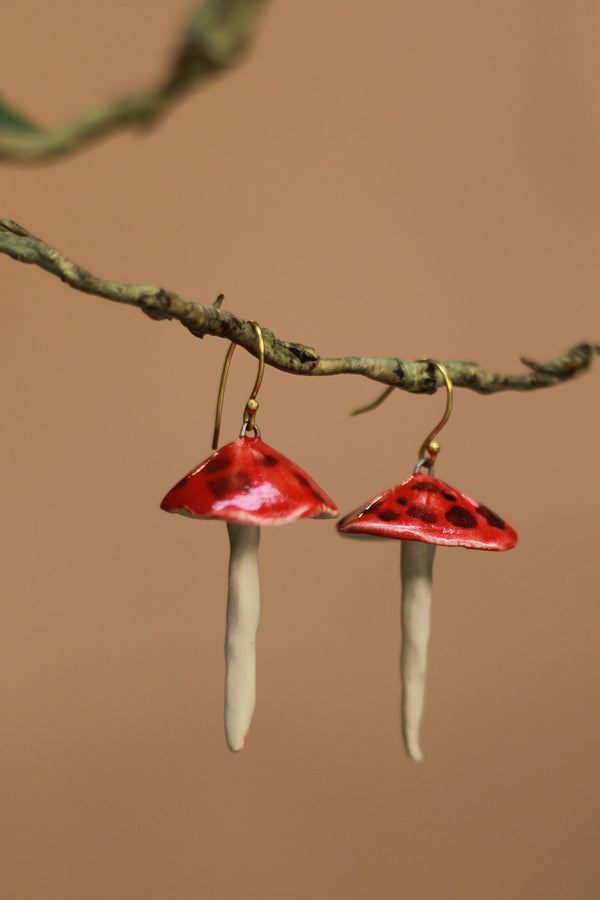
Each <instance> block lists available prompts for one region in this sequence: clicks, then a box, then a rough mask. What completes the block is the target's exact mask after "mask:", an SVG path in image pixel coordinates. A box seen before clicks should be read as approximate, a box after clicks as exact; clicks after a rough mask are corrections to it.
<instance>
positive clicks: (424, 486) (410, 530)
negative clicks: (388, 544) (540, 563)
mask: <svg viewBox="0 0 600 900" xmlns="http://www.w3.org/2000/svg"><path fill="white" fill-rule="evenodd" d="M337 529H338V531H339V532H340V533H341V534H346V535H361V534H367V535H375V536H377V537H388V538H397V539H399V540H409V541H424V542H425V543H427V544H445V545H446V546H448V547H469V548H471V549H475V550H510V548H511V547H514V545H515V544H516V543H517V532H516V531H515V530H514V528H511V526H510V525H509V524H508V522H505V521H504V519H501V518H500V516H498V515H496V513H494V512H492V511H491V509H488V507H487V506H484V505H483V504H482V503H478V502H477V500H473V499H472V498H471V497H467V495H466V494H463V493H461V492H460V491H457V490H456V489H455V488H453V487H450V486H449V485H447V484H445V483H444V482H443V481H439V480H438V479H437V478H434V477H433V475H423V474H420V473H416V474H414V475H411V477H410V478H407V479H406V481H403V482H402V483H401V484H398V485H396V486H395V487H393V488H391V489H390V490H389V491H386V492H385V493H384V494H380V495H379V497H375V498H374V499H373V500H371V501H370V502H369V503H367V504H366V506H364V507H362V508H359V509H356V510H354V512H351V513H349V514H348V515H347V516H344V518H343V519H340V521H339V522H338V524H337Z"/></svg>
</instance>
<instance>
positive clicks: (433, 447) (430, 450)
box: [350, 359, 453, 471]
mask: <svg viewBox="0 0 600 900" xmlns="http://www.w3.org/2000/svg"><path fill="white" fill-rule="evenodd" d="M416 361H417V362H421V363H430V364H431V365H433V366H435V367H436V368H437V369H438V370H439V371H440V372H441V373H442V378H443V379H444V384H445V385H446V409H445V410H444V415H443V416H442V418H441V419H440V421H439V422H438V424H437V425H436V426H435V428H434V429H433V430H432V431H430V432H429V434H428V435H427V437H426V438H425V440H424V441H423V443H422V444H421V447H420V449H419V462H418V463H417V466H416V468H415V471H418V470H419V469H420V468H426V469H431V468H432V466H433V464H434V462H435V458H436V456H437V455H438V453H439V452H440V445H439V443H438V442H437V441H436V440H434V438H435V437H436V435H438V434H439V433H440V431H441V430H442V428H443V427H444V425H445V424H446V422H447V421H448V419H449V418H450V413H451V412H452V391H453V388H452V382H451V380H450V376H449V375H448V369H447V368H446V366H445V365H444V363H441V362H438V361H437V359H418V360H416ZM395 387H396V385H394V384H390V385H388V387H386V389H385V390H384V391H383V393H382V394H380V395H379V397H377V398H376V399H375V400H373V402H372V403H368V404H367V406H359V407H358V408H357V409H353V410H352V411H351V412H350V415H351V416H358V415H360V414H361V413H365V412H370V411H371V410H372V409H376V408H377V407H378V406H380V405H381V404H382V403H383V401H384V400H385V399H386V398H387V397H389V396H390V394H391V393H392V391H393V390H394V389H395ZM426 454H427V455H426Z"/></svg>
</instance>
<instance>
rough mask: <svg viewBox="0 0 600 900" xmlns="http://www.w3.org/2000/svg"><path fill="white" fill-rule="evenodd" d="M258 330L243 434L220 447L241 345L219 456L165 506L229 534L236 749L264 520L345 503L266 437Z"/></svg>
mask: <svg viewBox="0 0 600 900" xmlns="http://www.w3.org/2000/svg"><path fill="white" fill-rule="evenodd" d="M250 324H251V325H252V327H253V328H254V330H255V332H256V339H257V356H258V360H259V365H258V375H257V377H256V382H255V384H254V388H253V390H252V394H251V395H250V398H249V400H248V402H247V403H246V408H245V412H244V421H243V425H242V430H241V432H240V436H239V437H238V438H236V440H234V441H231V443H229V444H225V446H223V447H220V448H219V449H217V447H218V443H219V431H220V426H221V412H222V408H223V396H224V393H225V384H226V381H227V375H228V372H229V366H230V363H231V357H232V355H233V352H234V350H235V347H236V345H235V344H234V343H232V344H231V345H230V347H229V350H228V351H227V355H226V357H225V362H224V365H223V372H222V375H221V382H220V385H219V394H218V399H217V412H216V417H215V430H214V436H213V444H212V446H213V450H214V451H215V452H214V453H213V454H212V455H211V456H209V457H208V458H207V459H205V460H204V461H203V462H201V463H199V464H198V465H197V466H196V467H195V468H194V469H192V471H191V472H189V473H188V474H187V475H185V476H184V477H183V478H182V479H181V481H179V482H178V483H177V484H176V485H175V487H173V488H171V490H170V491H169V492H168V494H167V495H166V496H165V498H164V500H163V501H162V503H161V509H164V510H166V511H167V512H173V513H180V514H182V515H184V516H192V517H193V518H200V519H223V520H225V521H226V522H227V531H228V534H229V543H230V548H231V552H230V557H229V587H228V594H227V619H226V633H225V667H226V670H225V736H226V739H227V745H228V747H229V749H230V750H233V751H234V752H235V751H238V750H243V749H244V746H245V744H246V737H247V734H248V729H249V727H250V722H251V719H252V714H253V712H254V706H255V700H256V629H257V626H258V617H259V606H260V601H259V584H258V544H259V540H260V528H261V526H262V525H285V524H287V523H288V522H294V521H296V520H297V519H304V518H334V517H336V516H337V515H338V514H339V512H338V509H337V507H336V505H335V503H334V502H333V500H331V498H330V497H328V496H327V494H326V493H325V491H323V490H322V489H321V488H320V487H319V485H318V484H317V483H316V482H315V481H314V480H313V479H312V478H311V477H310V475H308V473H307V472H305V471H304V469H301V468H300V466H298V465H296V463H294V462H292V461H291V460H289V459H287V458H286V457H285V456H283V455H282V454H281V453H279V452H278V451H277V450H274V449H273V447H270V446H269V445H268V444H265V443H264V441H263V440H262V439H261V437H260V431H259V429H258V426H257V425H256V422H255V418H256V412H257V410H258V403H257V401H256V397H257V394H258V391H259V388H260V385H261V382H262V376H263V371H264V365H265V344H264V338H263V333H262V329H261V327H260V325H258V324H257V323H256V322H251V323H250Z"/></svg>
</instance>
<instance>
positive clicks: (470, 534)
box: [161, 322, 517, 760]
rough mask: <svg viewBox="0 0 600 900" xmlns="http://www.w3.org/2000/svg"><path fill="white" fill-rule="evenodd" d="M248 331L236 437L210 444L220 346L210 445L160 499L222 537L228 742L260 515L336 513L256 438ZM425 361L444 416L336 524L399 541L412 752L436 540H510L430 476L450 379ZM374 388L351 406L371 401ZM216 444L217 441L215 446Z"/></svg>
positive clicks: (244, 657) (411, 751)
mask: <svg viewBox="0 0 600 900" xmlns="http://www.w3.org/2000/svg"><path fill="white" fill-rule="evenodd" d="M250 324H251V325H252V326H253V328H254V330H255V332H256V338H257V351H258V352H257V355H258V360H259V365H258V374H257V377H256V382H255V384H254V388H253V390H252V393H251V395H250V398H249V400H248V402H247V403H246V408H245V411H244V418H243V425H242V429H241V432H240V435H239V437H238V438H236V439H235V440H234V441H231V442H230V443H228V444H225V445H224V446H222V447H220V448H218V442H219V432H220V426H221V413H222V407H223V396H224V392H225V384H226V381H227V375H228V373H229V367H230V363H231V357H232V355H233V352H234V350H235V347H236V345H235V343H232V344H231V345H230V347H229V350H228V351H227V355H226V357H225V362H224V365H223V371H222V375H221V382H220V385H219V393H218V399H217V412H216V417H215V429H214V435H213V444H212V446H213V451H214V452H213V453H212V454H211V455H210V456H209V457H208V458H207V459H205V460H203V462H201V463H199V464H198V465H197V466H195V468H193V469H192V470H191V471H190V472H188V474H187V475H185V476H184V477H183V478H182V479H181V480H180V481H179V482H178V483H177V484H176V485H175V486H174V487H173V488H171V490H170V491H169V492H168V493H167V495H166V496H165V497H164V499H163V501H162V503H161V508H162V509H164V510H166V511H167V512H173V513H180V514H182V515H185V516H191V517H192V518H201V519H221V520H224V521H225V522H226V523H227V531H228V534H229V543H230V558H229V585H228V595H227V615H226V634H225V666H226V668H225V736H226V739H227V745H228V747H229V749H230V750H232V751H234V752H237V751H239V750H243V749H244V747H245V745H246V738H247V735H248V730H249V727H250V722H251V720H252V715H253V712H254V707H255V702H256V630H257V626H258V618H259V608H260V600H259V582H258V546H259V540H260V528H261V526H263V525H285V524H287V523H289V522H294V521H296V520H298V519H304V518H324V519H326V518H336V517H337V516H338V515H339V511H338V509H337V507H336V505H335V503H334V502H333V500H332V499H331V498H330V497H329V496H328V495H327V494H326V493H325V491H324V490H323V489H322V488H320V487H319V485H318V484H317V483H316V482H315V481H314V479H313V478H311V476H310V475H309V474H308V473H307V472H305V471H304V469H302V468H300V466H298V465H297V464H296V463H294V462H292V461H291V460H290V459H288V458H287V457H285V456H283V455H282V454H281V453H279V451H277V450H275V449H274V448H273V447H270V446H269V445H268V444H266V443H265V442H264V441H263V440H262V438H261V436H260V430H259V428H258V426H257V425H256V412H257V410H258V402H257V400H256V397H257V394H258V391H259V388H260V385H261V382H262V377H263V372H264V366H265V345H264V338H263V333H262V329H261V327H260V326H259V325H258V324H257V323H256V322H251V323H250ZM422 362H426V363H429V364H431V365H432V366H435V367H436V368H437V369H438V370H439V371H440V372H441V374H442V376H443V379H444V383H445V386H446V391H447V394H446V397H447V400H446V410H445V412H444V416H443V417H442V419H441V420H440V422H439V423H438V425H436V427H435V428H434V429H433V431H432V432H431V433H430V434H429V435H428V436H427V438H426V439H425V441H424V442H423V444H422V445H421V448H420V451H419V457H418V462H417V465H416V466H415V469H414V471H413V474H412V475H411V476H410V477H409V478H407V479H406V480H405V481H403V482H402V483H401V484H398V485H395V486H394V487H392V488H391V489H390V490H388V491H385V492H384V493H382V494H379V495H378V496H377V497H374V498H373V499H372V500H370V501H369V502H368V503H366V504H364V505H363V506H361V507H359V508H358V509H356V510H354V511H353V512H351V513H349V514H348V515H347V516H344V517H343V518H342V519H341V520H340V521H339V522H338V524H337V530H338V532H339V533H340V534H342V535H345V536H353V537H357V536H361V537H362V536H368V537H380V538H381V537H383V538H395V539H397V540H400V541H401V542H402V545H401V567H400V568H401V583H402V590H401V627H402V639H401V652H400V674H401V683H402V702H401V720H402V735H403V740H404V746H405V748H406V751H407V753H408V755H409V756H410V757H411V758H412V759H413V760H420V759H421V758H422V754H421V749H420V746H419V726H420V722H421V717H422V712H423V701H424V692H425V673H426V662H427V644H428V641H429V630H430V612H431V595H432V570H433V557H434V553H435V548H436V546H437V545H438V544H442V545H445V546H454V547H467V548H472V549H477V550H509V549H510V548H511V547H514V545H515V544H516V542H517V534H516V532H515V530H514V529H513V528H511V526H510V525H509V524H508V523H507V522H505V521H504V519H502V518H500V516H498V515H496V513H494V512H492V511H491V510H490V509H489V508H488V507H487V506H484V505H483V504H481V503H478V502H477V501H476V500H473V499H472V498H471V497H468V496H467V495H466V494H463V493H462V492H460V491H457V490H456V489H455V488H453V487H450V486H449V485H448V484H445V483H444V482H443V481H440V480H439V479H437V478H434V477H433V465H434V462H435V459H436V457H437V455H438V453H439V449H440V446H439V443H438V442H437V441H436V440H435V437H436V435H437V434H438V433H439V431H440V430H441V429H442V427H443V426H444V425H445V423H446V422H447V420H448V418H449V416H450V412H451V410H452V382H451V381H450V378H449V375H448V372H447V370H446V368H445V366H444V365H443V364H442V363H440V362H437V361H436V360H422ZM391 390H393V388H388V389H386V391H385V392H384V394H383V395H382V397H381V398H379V400H377V401H376V402H375V404H371V406H369V407H365V408H364V409H361V410H356V412H364V411H367V410H368V409H371V408H373V407H374V406H376V405H378V404H379V403H380V402H381V401H382V400H383V399H384V398H385V397H386V396H387V395H388V394H389V393H390V392H391ZM217 448H218V449H217Z"/></svg>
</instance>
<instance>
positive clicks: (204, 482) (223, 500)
mask: <svg viewBox="0 0 600 900" xmlns="http://www.w3.org/2000/svg"><path fill="white" fill-rule="evenodd" d="M161 509H164V510H166V511H167V512H175V513H181V514H183V515H187V516H194V517H199V518H203V519H226V520H229V521H233V522H246V523H248V524H252V525H285V524H286V523H288V522H293V521H295V520H296V519H304V518H334V517H335V516H337V515H339V510H338V508H337V506H336V505H335V503H334V502H333V500H332V499H331V498H330V497H328V496H327V494H326V493H325V491H323V490H322V488H320V487H319V485H318V484H317V483H316V481H314V480H313V479H312V478H311V477H310V475H309V474H308V473H307V472H305V471H304V469H301V468H300V466H297V465H296V463H294V462H292V461H291V460H290V459H288V458H287V457H285V456H283V455H282V454H281V453H279V452H278V451H277V450H274V449H273V447H269V445H268V444H265V442H264V441H263V440H262V439H261V438H260V437H258V435H254V436H250V435H244V436H242V437H239V438H237V440H235V441H231V443H230V444H225V446H224V447H220V448H219V449H218V450H215V452H214V453H213V454H212V455H211V456H209V457H208V459H205V460H204V461H203V462H201V463H199V465H197V466H196V467H195V468H194V469H192V471H191V472H189V473H188V474H187V475H186V476H185V477H184V478H182V479H181V481H179V482H178V483H177V484H176V485H175V487H173V488H171V490H170V491H169V493H168V494H167V495H166V497H165V498H164V500H163V501H162V503H161Z"/></svg>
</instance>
